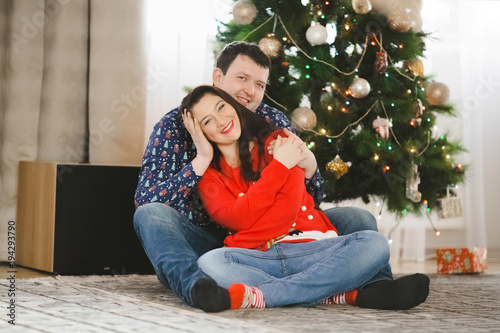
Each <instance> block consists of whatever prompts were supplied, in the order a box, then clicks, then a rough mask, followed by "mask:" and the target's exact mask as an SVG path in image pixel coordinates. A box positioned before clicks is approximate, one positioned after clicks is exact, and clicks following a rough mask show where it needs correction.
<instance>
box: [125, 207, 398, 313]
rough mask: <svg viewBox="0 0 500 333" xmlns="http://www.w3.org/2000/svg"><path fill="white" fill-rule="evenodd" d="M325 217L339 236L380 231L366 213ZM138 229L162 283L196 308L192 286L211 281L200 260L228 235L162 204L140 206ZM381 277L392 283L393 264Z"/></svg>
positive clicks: (332, 212)
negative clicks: (192, 296)
mask: <svg viewBox="0 0 500 333" xmlns="http://www.w3.org/2000/svg"><path fill="white" fill-rule="evenodd" d="M324 213H325V214H326V216H327V217H328V218H329V219H330V221H331V222H332V224H333V226H334V227H335V228H337V230H338V232H339V235H348V234H351V233H353V232H357V231H361V230H373V231H377V222H376V220H375V218H374V217H373V215H372V214H370V213H369V212H367V211H365V210H362V209H359V208H354V207H338V208H330V209H327V210H325V211H324ZM134 228H135V231H136V233H137V236H138V237H139V239H140V241H141V243H142V245H143V247H144V250H145V252H146V254H147V256H148V258H149V260H150V261H151V263H152V265H153V267H154V269H155V271H156V275H157V276H158V279H159V281H160V282H161V283H162V284H163V285H164V286H166V287H168V288H171V289H172V290H173V291H174V292H175V293H176V294H177V295H178V296H179V297H180V298H181V299H182V300H184V301H185V302H186V303H188V304H190V305H193V302H192V299H191V288H192V286H193V285H194V283H195V282H196V281H197V280H198V279H200V278H208V277H209V276H208V275H207V274H206V273H205V272H203V271H202V270H201V268H200V267H199V266H198V263H197V260H198V258H199V257H200V256H201V255H203V254H204V253H206V252H208V251H210V250H213V249H216V248H219V247H221V246H223V241H224V237H225V235H224V234H223V233H221V232H217V231H215V230H213V229H209V228H204V227H199V226H196V225H194V224H192V223H191V222H189V221H188V220H187V219H186V218H185V217H183V216H182V215H181V214H179V213H178V212H177V211H176V210H175V209H173V208H172V207H170V206H168V205H165V204H161V203H150V204H146V205H143V206H140V207H139V208H138V209H137V210H136V212H135V215H134ZM379 276H380V278H382V279H392V273H391V267H390V266H389V264H387V265H386V266H385V267H384V268H382V269H381V271H380V272H379ZM328 296H329V295H328Z"/></svg>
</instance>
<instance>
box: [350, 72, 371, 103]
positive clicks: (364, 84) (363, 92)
mask: <svg viewBox="0 0 500 333" xmlns="http://www.w3.org/2000/svg"><path fill="white" fill-rule="evenodd" d="M370 89H371V88H370V83H368V81H366V80H365V79H363V78H360V77H358V76H356V77H355V78H354V81H353V82H352V84H351V86H350V87H349V91H350V93H351V96H352V97H354V98H363V97H366V96H367V95H368V94H369V93H370Z"/></svg>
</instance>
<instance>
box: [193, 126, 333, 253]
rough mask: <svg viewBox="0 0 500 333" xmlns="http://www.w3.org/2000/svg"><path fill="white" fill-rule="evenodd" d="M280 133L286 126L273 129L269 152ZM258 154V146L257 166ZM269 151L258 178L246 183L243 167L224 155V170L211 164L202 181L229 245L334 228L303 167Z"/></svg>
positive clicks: (266, 244)
mask: <svg viewBox="0 0 500 333" xmlns="http://www.w3.org/2000/svg"><path fill="white" fill-rule="evenodd" d="M278 134H280V135H281V136H282V137H286V135H284V133H283V132H282V131H275V132H274V133H272V134H271V135H270V136H269V137H268V138H267V140H266V145H265V149H266V150H265V151H266V152H267V147H268V146H269V143H270V142H271V141H272V140H275V139H276V138H277V136H278ZM258 155H259V153H258V149H257V147H256V146H255V147H254V149H253V150H252V161H253V163H254V167H255V166H256V165H257V163H258V160H259V156H258ZM266 155H267V156H266V158H265V159H266V161H265V164H266V166H265V168H264V169H263V170H262V172H261V175H260V179H259V180H258V181H256V182H253V183H247V182H245V181H244V180H243V177H242V176H241V174H240V169H239V167H235V168H232V167H230V166H229V165H228V164H227V163H226V161H225V160H224V158H221V161H220V162H221V163H220V165H221V169H222V173H221V172H218V171H217V170H215V169H214V168H212V167H209V169H208V170H207V171H206V172H205V173H204V175H203V177H202V179H201V180H200V182H199V183H198V190H199V193H200V196H201V199H202V200H203V204H204V206H205V208H206V210H207V212H208V214H209V215H210V216H211V217H212V219H213V220H214V221H215V222H217V223H219V224H220V225H222V226H224V227H226V228H227V229H228V230H229V232H230V235H229V236H227V237H226V239H225V241H224V243H225V245H226V246H229V247H241V248H248V249H253V248H258V249H260V250H267V249H269V248H270V247H271V246H272V245H273V244H274V242H275V241H277V240H279V239H281V238H283V237H284V236H286V235H288V234H289V232H290V229H295V230H300V231H312V230H316V231H321V232H326V231H328V230H333V231H336V229H335V228H334V227H333V226H332V224H331V223H330V221H329V220H328V218H327V217H326V216H325V214H323V212H321V211H320V210H318V209H315V208H314V200H313V197H312V196H311V195H310V194H309V193H307V191H306V187H305V183H304V171H303V170H302V169H301V168H299V167H297V166H295V167H293V168H291V169H288V168H287V167H286V166H284V165H283V164H281V162H279V161H277V160H275V159H274V158H273V156H272V155H269V154H267V153H266ZM310 240H311V239H301V240H299V241H300V242H304V241H310Z"/></svg>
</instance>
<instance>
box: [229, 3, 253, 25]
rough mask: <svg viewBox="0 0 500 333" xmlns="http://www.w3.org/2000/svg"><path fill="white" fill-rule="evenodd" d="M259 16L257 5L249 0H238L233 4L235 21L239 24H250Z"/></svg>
mask: <svg viewBox="0 0 500 333" xmlns="http://www.w3.org/2000/svg"><path fill="white" fill-rule="evenodd" d="M256 16H257V7H255V5H254V3H253V2H251V1H247V0H238V1H236V3H235V4H234V6H233V17H234V21H235V22H236V23H238V24H243V25H246V24H250V23H252V22H253V20H255V17H256Z"/></svg>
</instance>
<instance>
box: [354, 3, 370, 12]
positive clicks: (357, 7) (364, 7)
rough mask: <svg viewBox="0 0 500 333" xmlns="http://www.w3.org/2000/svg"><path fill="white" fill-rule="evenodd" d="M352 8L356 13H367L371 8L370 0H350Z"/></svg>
mask: <svg viewBox="0 0 500 333" xmlns="http://www.w3.org/2000/svg"><path fill="white" fill-rule="evenodd" d="M352 9H354V11H355V12H356V13H357V14H368V13H369V12H370V11H371V10H372V3H371V2H370V0H352Z"/></svg>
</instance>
